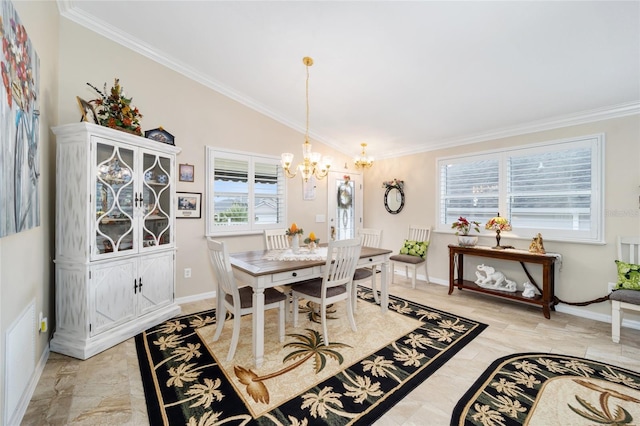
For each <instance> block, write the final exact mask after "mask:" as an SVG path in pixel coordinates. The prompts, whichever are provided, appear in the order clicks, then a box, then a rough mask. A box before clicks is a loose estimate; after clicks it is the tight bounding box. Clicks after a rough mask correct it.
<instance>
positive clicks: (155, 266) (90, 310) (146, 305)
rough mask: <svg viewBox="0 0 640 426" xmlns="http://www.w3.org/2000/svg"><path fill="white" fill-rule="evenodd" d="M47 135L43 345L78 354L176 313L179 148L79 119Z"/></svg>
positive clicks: (98, 348) (87, 354) (86, 354)
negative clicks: (50, 191) (51, 233)
mask: <svg viewBox="0 0 640 426" xmlns="http://www.w3.org/2000/svg"><path fill="white" fill-rule="evenodd" d="M53 132H54V133H55V134H56V137H57V150H56V259H55V264H56V329H55V333H54V336H53V339H52V340H51V350H52V351H54V352H59V353H63V354H65V355H69V356H73V357H76V358H80V359H86V358H89V357H91V356H93V355H95V354H97V353H99V352H101V351H103V350H105V349H107V348H109V347H111V346H113V345H115V344H117V343H120V342H122V341H123V340H126V339H128V338H130V337H132V336H134V335H135V334H138V333H139V332H141V331H143V330H145V329H147V328H149V327H151V326H153V325H156V324H158V323H160V322H162V321H164V320H166V319H169V318H171V317H173V316H175V315H177V314H179V313H180V307H179V306H178V305H176V304H175V301H174V285H175V226H174V222H175V209H176V206H175V205H174V202H173V200H174V199H175V173H174V172H175V163H176V155H177V154H178V153H179V152H180V149H179V148H176V147H174V146H171V145H167V144H163V143H160V142H156V141H152V140H149V139H145V138H142V137H139V136H135V135H132V134H128V133H125V132H122V131H118V130H113V129H110V128H107V127H102V126H98V125H95V124H91V123H86V122H82V123H76V124H68V125H63V126H59V127H55V128H53Z"/></svg>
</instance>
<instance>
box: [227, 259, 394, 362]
mask: <svg viewBox="0 0 640 426" xmlns="http://www.w3.org/2000/svg"><path fill="white" fill-rule="evenodd" d="M391 253H392V251H391V250H387V249H382V248H373V247H362V250H361V251H360V260H359V261H358V268H362V267H372V266H378V265H379V266H380V269H381V271H382V274H381V275H382V277H381V284H380V309H381V311H382V312H383V313H385V312H386V311H387V306H388V304H389V287H388V286H389V282H390V280H389V277H388V269H389V256H390V255H391ZM309 258H311V260H298V258H297V257H296V256H290V257H288V258H287V256H279V255H278V253H275V252H274V251H270V250H254V251H245V252H240V253H232V254H230V255H229V260H230V262H231V267H232V269H233V275H234V277H235V278H236V280H237V281H239V282H240V283H243V284H247V285H250V286H251V287H252V288H253V306H254V307H255V309H254V312H253V327H252V329H253V332H252V334H253V356H254V360H255V366H256V368H259V367H260V366H261V365H262V363H263V361H264V290H265V289H266V288H270V287H277V286H281V285H287V284H294V283H296V282H299V281H303V280H308V279H312V278H321V277H322V276H323V273H324V266H325V264H326V259H324V260H323V259H321V258H320V257H315V258H314V256H309ZM284 259H286V260H284ZM374 279H375V275H374ZM216 299H217V304H218V305H217V309H218V310H217V312H220V311H221V303H222V300H223V299H224V295H218V296H217V297H216Z"/></svg>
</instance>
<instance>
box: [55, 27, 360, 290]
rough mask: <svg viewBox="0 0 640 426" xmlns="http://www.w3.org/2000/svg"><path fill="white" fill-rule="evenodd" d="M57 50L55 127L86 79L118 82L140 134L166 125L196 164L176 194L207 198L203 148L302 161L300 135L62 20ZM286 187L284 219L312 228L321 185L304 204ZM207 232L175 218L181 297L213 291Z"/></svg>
mask: <svg viewBox="0 0 640 426" xmlns="http://www.w3.org/2000/svg"><path fill="white" fill-rule="evenodd" d="M60 46H61V49H60V94H61V95H60V100H59V104H58V108H59V113H60V120H59V123H60V124H63V123H70V122H75V121H78V119H79V111H78V107H77V104H76V100H75V97H76V96H80V97H82V98H84V99H86V100H90V99H94V98H95V97H96V94H95V92H94V91H93V90H92V89H91V88H90V87H89V86H87V85H86V83H87V82H90V83H92V84H93V85H95V86H97V87H98V88H100V89H102V88H103V85H104V83H105V82H106V83H107V88H108V89H109V88H110V87H111V86H112V84H113V79H114V78H115V77H118V78H119V79H120V83H121V85H122V86H123V88H124V90H125V91H126V93H127V95H128V96H132V97H133V101H132V104H133V105H135V106H136V107H138V109H140V111H141V112H142V114H143V115H144V117H143V119H142V120H141V123H142V127H143V129H144V130H148V129H153V128H156V127H158V126H163V127H164V128H165V129H167V130H168V131H169V132H170V133H171V134H173V135H174V136H175V137H176V145H177V146H178V147H180V148H182V152H181V153H180V154H179V155H178V163H189V164H193V165H194V166H195V182H193V183H187V182H178V185H177V190H178V191H187V192H200V193H203V194H204V193H205V147H206V146H214V147H219V148H226V149H233V150H239V151H248V152H256V153H262V154H268V155H279V153H281V152H285V151H290V152H293V153H294V154H295V155H296V158H297V159H299V158H300V152H301V149H302V148H301V147H302V142H303V141H304V137H303V135H302V134H301V133H299V132H297V131H294V130H292V129H290V128H288V127H285V126H284V125H282V124H280V123H278V122H276V121H274V120H272V119H270V118H268V117H266V116H264V115H262V114H259V113H257V112H255V111H253V110H251V109H249V108H247V107H245V106H243V105H241V104H239V103H237V102H235V101H233V100H231V99H229V98H227V97H225V96H223V95H220V94H219V93H217V92H215V91H213V90H211V89H208V88H206V87H204V86H203V85H201V84H199V83H196V82H194V81H192V80H189V79H187V78H185V77H184V76H182V75H181V74H178V73H176V72H174V71H172V70H170V69H168V68H166V67H164V66H161V65H159V64H157V63H155V62H153V61H151V60H149V59H147V58H146V57H143V56H141V55H138V54H136V53H134V52H133V51H131V50H129V49H127V48H125V47H124V46H121V45H119V44H115V43H114V42H112V41H109V40H107V39H106V38H104V37H102V36H100V35H97V34H95V33H93V32H91V31H88V30H87V29H85V28H84V27H81V26H79V25H76V24H75V23H72V22H70V21H68V20H66V19H62V21H61V25H60ZM301 84H302V83H301ZM301 105H303V104H302V100H301ZM314 149H317V150H319V151H321V152H323V153H326V154H330V155H333V156H334V158H336V163H337V164H344V162H345V161H347V160H348V159H347V158H346V157H345V156H344V155H342V154H340V153H337V152H332V151H331V150H330V149H329V148H327V147H325V146H323V145H322V144H319V143H314ZM287 184H288V193H289V194H290V196H289V201H290V202H289V203H288V204H289V207H288V212H287V214H288V218H295V221H296V222H297V223H298V224H299V225H301V226H302V227H304V228H306V229H309V226H311V224H313V223H315V215H316V214H325V213H326V207H325V205H326V199H327V198H326V197H327V196H326V180H322V181H320V182H318V189H317V194H316V199H315V200H313V201H303V200H302V184H301V179H299V178H296V179H290V180H288V182H287ZM205 203H206V200H204V197H203V204H205ZM204 232H205V220H204V217H203V219H200V220H194V219H180V220H177V230H176V239H177V245H178V256H177V273H176V276H177V285H176V297H178V298H180V297H188V296H193V295H199V294H201V293H206V292H211V291H213V290H214V286H213V282H212V272H211V269H210V266H209V263H208V258H207V253H206V244H205V239H204ZM318 232H319V234H320V238H321V239H323V240H325V241H326V231H325V230H324V229H322V230H321V229H320V228H318ZM226 240H227V241H228V242H229V249H230V251H232V252H233V251H241V250H246V249H247V248H251V247H256V248H262V247H263V240H262V235H261V234H260V235H255V236H245V237H230V238H226ZM187 267H188V268H191V269H192V277H191V278H189V279H185V278H183V273H182V271H183V269H184V268H187Z"/></svg>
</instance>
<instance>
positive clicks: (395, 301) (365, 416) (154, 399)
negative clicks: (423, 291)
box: [135, 287, 487, 425]
mask: <svg viewBox="0 0 640 426" xmlns="http://www.w3.org/2000/svg"><path fill="white" fill-rule="evenodd" d="M358 296H359V299H360V300H361V301H365V302H368V303H374V301H373V297H372V294H371V290H370V289H368V288H366V287H358ZM407 306H410V307H411V308H412V309H413V310H412V311H411V312H419V311H421V310H423V311H428V312H434V313H436V314H439V315H442V316H444V317H445V318H446V317H455V318H457V319H459V320H460V321H464V322H467V323H469V324H472V327H471V328H470V330H469V331H468V332H466V333H465V334H464V335H461V336H459V337H458V338H457V339H456V340H455V341H454V342H452V343H451V344H450V345H448V346H447V348H446V349H445V350H443V351H441V352H439V353H437V354H436V355H435V356H433V357H432V358H431V360H430V362H428V363H427V364H425V365H423V366H421V367H420V368H419V369H417V370H416V372H415V373H414V374H412V375H410V376H409V378H408V379H406V380H405V381H403V382H402V383H401V384H398V385H397V387H396V388H395V389H394V390H393V391H390V392H387V393H386V394H385V395H384V396H383V397H381V398H380V399H379V401H378V402H376V404H372V405H371V406H370V407H369V408H368V409H367V410H363V411H362V414H361V415H360V416H359V417H357V419H355V420H353V421H352V422H350V423H349V424H356V425H365V424H371V423H372V422H374V421H375V420H376V419H378V418H379V417H380V416H382V415H383V414H384V413H386V412H387V411H388V410H389V409H390V408H391V407H393V406H394V405H395V404H397V403H398V402H399V401H400V400H402V398H404V397H405V396H406V395H407V394H408V393H409V392H411V391H413V390H414V389H415V388H416V387H417V386H418V385H419V384H421V383H423V382H424V381H425V380H427V379H428V378H429V377H430V376H431V375H432V374H433V373H434V372H435V371H437V370H438V369H439V368H440V367H442V366H443V365H444V364H445V363H446V362H447V361H449V360H450V359H451V358H452V357H453V356H455V355H456V354H457V353H458V352H459V351H460V350H461V349H462V348H463V347H465V346H466V345H467V344H468V343H470V342H471V341H472V340H473V339H475V338H476V337H477V336H478V335H479V334H480V333H482V331H483V330H484V329H486V328H487V325H486V324H483V323H480V322H478V321H476V320H472V319H469V318H466V317H463V316H460V315H455V314H452V313H449V312H446V311H443V310H440V309H437V308H433V307H430V306H426V305H422V304H420V303H416V302H412V301H410V300H407V299H404V298H401V297H397V296H393V295H389V310H390V311H394V312H395V313H397V314H401V315H409V314H407V313H405V312H403V310H405V309H406V307H407ZM199 314H200V315H204V314H208V315H214V316H215V309H209V310H205V311H202V312H196V313H192V314H184V315H180V316H177V317H174V318H172V319H170V320H168V321H167V322H173V321H180V320H184V319H187V318H191V317H194V316H196V315H199ZM423 321H425V322H426V320H423ZM163 324H164V323H163ZM161 326H162V324H160V325H158V326H156V327H152V328H151V329H149V330H147V331H145V332H143V333H140V334H139V335H137V336H136V337H135V344H136V350H137V353H138V360H139V364H140V372H141V376H142V382H143V388H144V394H145V400H146V402H147V411H148V415H149V421H150V423H151V424H153V425H156V424H165V425H166V424H172V423H171V419H170V418H167V416H166V412H165V410H164V409H161V407H160V399H159V398H158V395H160V394H162V392H161V389H160V388H159V386H158V382H160V379H158V378H157V376H154V374H153V370H154V363H153V360H152V359H151V356H152V355H151V353H150V350H149V349H150V348H149V347H148V342H149V340H148V339H146V338H145V335H146V334H147V332H152V331H153V330H156V329H157V328H159V327H161ZM195 334H198V333H195ZM391 343H393V342H390V344H391ZM202 344H204V342H202ZM372 355H373V354H372ZM350 367H352V366H347V367H346V368H350ZM343 371H344V370H343ZM338 374H341V373H338ZM222 377H223V378H224V379H225V380H226V377H225V375H224V374H222ZM334 377H336V376H334ZM227 384H228V383H227ZM228 385H229V386H230V384H228ZM234 396H235V397H236V398H239V396H238V395H237V394H235V393H234ZM298 396H299V395H298ZM230 399H233V398H230ZM227 402H228V403H233V401H227ZM283 405H284V404H283ZM280 407H282V405H281V406H280ZM274 411H275V410H274ZM268 417H269V416H262V417H261V418H258V419H250V420H249V423H246V422H240V421H239V422H238V424H263V423H264V421H267V420H268ZM227 419H228V418H227ZM186 420H187V418H186V417H185V422H186ZM280 420H282V419H280ZM320 421H322V419H318V418H314V419H313V421H312V423H313V424H324V423H320ZM232 424H235V423H232Z"/></svg>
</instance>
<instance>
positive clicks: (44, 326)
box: [38, 312, 49, 333]
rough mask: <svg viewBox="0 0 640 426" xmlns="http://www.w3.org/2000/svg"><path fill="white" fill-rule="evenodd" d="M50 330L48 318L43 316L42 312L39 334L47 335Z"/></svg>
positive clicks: (39, 318) (39, 320)
mask: <svg viewBox="0 0 640 426" xmlns="http://www.w3.org/2000/svg"><path fill="white" fill-rule="evenodd" d="M48 328H49V327H48V321H47V317H45V316H43V315H42V312H40V315H39V316H38V332H39V333H46V332H47V329H48Z"/></svg>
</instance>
